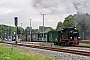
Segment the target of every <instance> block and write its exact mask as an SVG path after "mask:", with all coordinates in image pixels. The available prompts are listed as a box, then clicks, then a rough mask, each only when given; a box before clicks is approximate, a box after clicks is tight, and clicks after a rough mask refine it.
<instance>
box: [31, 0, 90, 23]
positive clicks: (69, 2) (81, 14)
mask: <svg viewBox="0 0 90 60" xmlns="http://www.w3.org/2000/svg"><path fill="white" fill-rule="evenodd" d="M32 6H33V7H34V8H36V10H38V11H39V13H40V14H41V13H46V14H63V13H64V12H65V13H66V14H67V13H68V12H71V11H72V12H71V13H74V12H73V10H76V13H77V14H76V17H75V18H74V22H75V24H78V23H79V22H80V21H85V22H86V24H89V23H90V17H89V16H88V15H86V12H89V10H90V7H89V6H90V0H32ZM62 12H63V13H62ZM65 13H64V14H65Z"/></svg>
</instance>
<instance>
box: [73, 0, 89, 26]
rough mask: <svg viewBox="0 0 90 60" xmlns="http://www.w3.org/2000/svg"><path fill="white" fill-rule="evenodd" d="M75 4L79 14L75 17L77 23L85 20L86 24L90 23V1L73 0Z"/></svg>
mask: <svg viewBox="0 0 90 60" xmlns="http://www.w3.org/2000/svg"><path fill="white" fill-rule="evenodd" d="M73 5H74V7H75V9H76V11H77V14H76V16H75V18H74V22H75V25H77V24H78V23H79V22H80V21H84V22H85V23H86V24H89V23H90V17H89V15H88V14H86V13H87V10H89V9H90V7H89V6H90V1H89V0H73Z"/></svg>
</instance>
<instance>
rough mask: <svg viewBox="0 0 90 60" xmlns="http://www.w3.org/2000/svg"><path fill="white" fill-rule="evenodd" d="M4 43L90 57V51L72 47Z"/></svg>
mask: <svg viewBox="0 0 90 60" xmlns="http://www.w3.org/2000/svg"><path fill="white" fill-rule="evenodd" d="M3 43H5V44H13V45H19V46H26V47H31V48H38V49H45V50H51V51H57V52H65V53H71V54H77V55H83V56H89V57H90V52H87V51H78V50H70V49H63V48H51V47H48V46H39V45H30V44H23V43H18V44H15V43H11V42H3Z"/></svg>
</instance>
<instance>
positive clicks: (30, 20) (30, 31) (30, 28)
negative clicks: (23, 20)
mask: <svg viewBox="0 0 90 60" xmlns="http://www.w3.org/2000/svg"><path fill="white" fill-rule="evenodd" d="M29 20H30V42H31V20H32V19H29Z"/></svg>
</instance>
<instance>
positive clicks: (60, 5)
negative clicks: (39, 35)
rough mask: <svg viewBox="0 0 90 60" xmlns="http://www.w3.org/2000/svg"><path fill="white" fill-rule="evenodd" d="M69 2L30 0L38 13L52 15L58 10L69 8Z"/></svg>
mask: <svg viewBox="0 0 90 60" xmlns="http://www.w3.org/2000/svg"><path fill="white" fill-rule="evenodd" d="M69 1H70V0H32V6H33V7H34V8H36V9H37V10H38V11H39V12H40V13H46V14H49V13H50V14H54V13H56V12H57V11H58V10H59V12H60V11H61V10H62V9H63V10H64V9H68V8H70V5H68V6H67V4H70V3H71V2H69Z"/></svg>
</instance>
